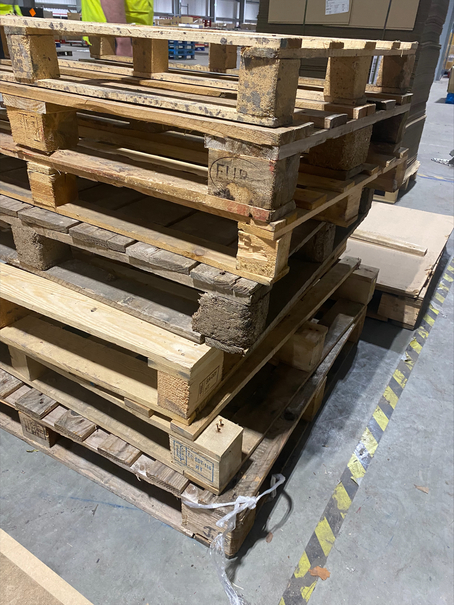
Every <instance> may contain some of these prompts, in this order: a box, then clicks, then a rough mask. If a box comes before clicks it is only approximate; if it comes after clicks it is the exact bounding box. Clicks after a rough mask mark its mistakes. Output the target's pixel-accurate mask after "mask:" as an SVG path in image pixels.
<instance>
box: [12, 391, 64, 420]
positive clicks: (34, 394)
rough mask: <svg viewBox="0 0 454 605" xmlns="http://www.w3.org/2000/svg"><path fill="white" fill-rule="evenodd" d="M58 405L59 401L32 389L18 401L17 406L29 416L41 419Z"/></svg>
mask: <svg viewBox="0 0 454 605" xmlns="http://www.w3.org/2000/svg"><path fill="white" fill-rule="evenodd" d="M57 405H58V403H57V401H55V400H54V399H52V398H51V397H48V396H47V395H44V394H43V393H40V392H39V391H37V390H35V389H32V390H30V391H29V392H28V393H27V394H26V395H24V396H23V397H21V398H20V399H18V400H17V401H16V407H17V409H18V410H20V411H21V412H25V413H26V414H27V415H28V416H31V417H32V418H36V419H37V420H41V418H43V417H44V416H46V414H48V413H49V412H51V411H52V410H53V409H54V408H56V407H57Z"/></svg>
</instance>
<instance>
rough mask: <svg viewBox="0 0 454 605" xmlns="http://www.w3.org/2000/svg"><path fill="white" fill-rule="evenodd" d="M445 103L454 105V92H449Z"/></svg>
mask: <svg viewBox="0 0 454 605" xmlns="http://www.w3.org/2000/svg"><path fill="white" fill-rule="evenodd" d="M445 103H449V104H450V105H454V92H448V94H447V95H446V101H445Z"/></svg>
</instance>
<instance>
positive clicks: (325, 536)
mask: <svg viewBox="0 0 454 605" xmlns="http://www.w3.org/2000/svg"><path fill="white" fill-rule="evenodd" d="M451 262H452V259H451ZM448 273H453V275H454V266H453V265H452V264H449V266H448V267H447V268H446V270H445V273H444V275H443V278H442V279H444V280H445V281H446V283H447V285H446V284H442V283H441V281H440V282H439V283H438V285H437V288H436V291H435V293H434V297H433V298H432V301H431V304H430V305H429V308H428V310H427V313H426V315H425V316H424V319H423V321H422V324H423V325H421V326H420V327H419V328H418V330H416V331H415V332H414V333H413V338H412V340H411V341H410V343H409V345H408V347H407V349H406V350H405V353H404V354H403V356H402V358H401V359H400V360H399V363H398V364H397V367H396V369H395V370H394V373H393V375H392V377H391V378H390V381H389V384H388V386H387V387H386V389H385V390H384V392H383V394H382V396H381V398H380V401H379V403H378V405H377V407H376V408H375V410H374V413H373V414H372V416H371V418H370V420H369V423H368V425H367V426H366V429H365V430H364V432H363V434H362V436H361V439H360V441H359V443H358V444H357V446H356V448H355V451H354V453H353V454H352V456H351V458H350V460H349V462H348V464H347V466H346V467H345V469H344V471H343V472H342V475H341V479H340V481H339V482H338V484H337V485H336V488H335V490H334V492H333V494H332V495H331V498H330V499H329V501H328V504H327V505H326V507H325V510H324V511H323V514H322V516H321V518H320V521H319V522H318V524H317V527H316V528H315V531H314V533H313V534H312V536H311V538H310V540H309V542H308V544H307V546H306V550H305V551H304V552H303V555H302V556H301V558H300V560H299V562H298V565H297V566H296V569H295V571H294V573H293V575H292V577H291V579H290V582H289V584H288V586H287V588H286V590H285V592H284V594H283V596H282V598H281V600H280V601H279V605H305V604H307V603H308V601H309V599H310V597H311V595H312V593H313V592H314V590H315V587H316V585H317V581H318V579H317V578H316V577H313V576H311V575H310V571H309V570H310V569H311V568H312V567H315V566H317V565H320V567H323V566H325V564H326V560H327V558H328V555H329V553H330V552H331V549H332V548H333V545H334V543H335V541H336V538H337V536H338V535H339V533H340V530H341V527H342V523H343V520H344V518H345V517H346V514H347V512H348V510H349V509H350V507H351V505H352V502H353V499H354V497H355V495H356V493H357V491H358V489H359V486H360V484H361V480H362V478H363V477H364V476H365V474H366V472H367V469H368V467H369V465H370V463H371V461H372V459H373V456H374V454H375V452H376V450H377V447H378V444H379V443H380V440H381V438H382V436H383V435H384V432H385V430H386V427H387V426H388V424H389V421H390V418H391V416H392V413H393V411H394V409H395V407H396V405H397V402H398V400H399V397H400V395H401V394H402V392H403V390H404V388H405V385H406V384H407V381H408V378H409V377H410V374H411V372H412V370H413V367H414V365H415V363H416V361H417V360H418V357H419V354H420V353H421V350H422V347H423V345H424V343H425V342H426V340H427V337H428V336H429V332H430V330H431V329H432V326H433V325H434V323H435V319H436V318H437V316H438V314H439V309H437V307H438V306H439V305H440V303H441V304H443V302H444V300H445V298H446V294H447V292H448V291H449V289H450V287H451V284H452V283H453V282H454V277H453V278H451V277H449V275H448ZM436 301H438V302H436ZM432 303H433V304H432ZM431 314H433V317H432V316H431Z"/></svg>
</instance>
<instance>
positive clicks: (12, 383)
mask: <svg viewBox="0 0 454 605" xmlns="http://www.w3.org/2000/svg"><path fill="white" fill-rule="evenodd" d="M21 386H22V381H21V380H19V379H18V378H15V377H14V376H11V374H8V373H7V372H5V371H4V370H0V399H6V398H7V397H8V396H9V395H11V394H12V393H14V391H17V389H19V387H21Z"/></svg>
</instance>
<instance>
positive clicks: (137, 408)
mask: <svg viewBox="0 0 454 605" xmlns="http://www.w3.org/2000/svg"><path fill="white" fill-rule="evenodd" d="M357 265H358V260H356V259H350V260H344V261H343V262H342V263H340V264H338V265H336V266H335V267H333V269H331V270H330V271H329V272H328V273H327V274H326V276H324V277H323V278H322V279H321V280H320V281H319V282H318V284H316V285H315V286H313V287H312V288H311V290H310V291H309V295H307V296H306V297H303V299H302V300H301V302H300V303H299V304H298V305H297V306H296V307H294V309H293V310H292V311H291V312H290V314H289V315H288V316H287V317H286V318H285V320H283V321H282V322H281V323H280V324H278V325H277V327H276V328H275V329H274V330H271V331H270V332H269V333H268V334H267V336H266V337H265V338H262V340H261V341H260V346H257V347H256V348H255V349H253V350H252V351H250V352H249V354H248V355H246V356H245V357H244V358H242V359H241V360H239V361H238V360H236V359H233V360H226V362H225V365H226V366H227V361H228V363H229V364H230V366H231V369H229V368H228V367H226V368H225V371H224V376H223V377H222V382H221V383H220V385H216V388H215V389H214V393H215V394H214V395H213V396H211V397H210V398H209V401H208V402H207V403H206V405H205V406H204V407H203V408H202V409H201V410H200V412H199V414H198V416H197V418H196V419H195V420H194V421H193V422H192V424H190V425H189V426H188V425H184V424H182V423H181V422H179V421H175V420H172V419H171V418H169V417H166V416H164V414H167V411H166V410H164V409H162V408H161V410H160V413H153V414H152V415H151V416H149V415H148V414H144V410H143V400H138V398H137V392H139V394H142V395H143V393H144V389H143V387H142V383H139V385H137V382H136V383H133V382H132V379H131V376H132V378H134V375H133V374H132V372H131V371H130V369H131V368H134V367H139V365H140V364H139V362H140V360H136V359H135V358H134V357H132V356H131V355H127V354H126V353H125V352H123V351H118V350H116V349H112V347H109V346H108V345H107V343H106V342H105V339H110V340H111V341H112V340H113V341H115V340H116V341H117V342H118V340H117V339H116V338H115V336H112V335H110V334H107V335H106V334H104V337H103V338H104V341H99V340H98V339H96V340H93V339H90V338H86V337H84V335H83V334H77V333H74V331H68V330H65V329H64V325H60V324H55V322H51V321H50V320H49V319H46V318H39V317H35V316H33V315H26V316H25V317H23V318H22V319H18V317H20V316H21V315H24V310H23V309H22V308H18V307H15V306H13V305H11V304H10V305H9V306H8V304H5V301H2V314H3V318H4V319H3V323H4V324H6V325H5V327H3V328H2V329H1V330H0V340H1V341H2V342H3V343H5V344H7V345H8V346H9V347H10V351H11V355H12V360H11V362H12V364H13V366H14V368H15V370H16V371H17V372H18V375H19V377H20V378H22V379H23V380H24V381H27V380H29V381H30V380H33V379H35V380H38V381H39V387H37V388H40V389H41V391H42V392H44V393H45V394H47V395H49V396H52V397H54V395H52V392H49V391H48V389H49V388H51V389H52V388H53V386H52V384H51V385H50V387H49V384H46V382H45V378H44V377H45V376H46V375H47V369H49V368H50V369H51V370H52V371H53V372H56V373H57V374H59V375H61V376H63V377H64V378H70V379H72V380H74V381H76V382H78V383H79V384H81V385H82V386H83V387H85V388H86V389H88V390H90V391H92V395H91V396H92V397H95V399H96V404H93V405H92V408H95V409H91V411H90V413H91V414H92V415H91V416H90V415H89V413H86V412H85V413H84V412H83V411H81V408H80V407H79V408H77V407H74V403H71V404H68V403H67V402H66V401H62V400H61V399H60V402H61V403H62V404H64V405H67V406H68V407H71V409H73V410H74V411H76V412H77V413H79V414H83V415H84V416H85V417H87V418H88V419H89V420H91V421H92V422H95V423H96V424H99V425H101V426H102V427H103V428H105V429H108V428H109V425H108V424H107V426H106V423H110V422H111V421H112V420H111V419H112V418H114V419H117V420H116V421H117V427H116V429H115V430H114V431H113V432H115V431H116V435H117V436H118V437H121V438H123V439H127V440H128V442H129V443H130V444H131V445H134V446H135V447H141V449H142V451H144V452H145V453H147V454H148V455H151V456H154V457H155V458H157V459H158V460H160V461H161V462H163V463H166V464H167V463H169V462H168V461H169V459H170V460H171V462H172V464H173V466H175V464H176V465H180V467H182V468H183V469H184V472H185V474H187V476H189V477H191V478H192V479H193V480H195V481H198V482H200V480H201V479H200V477H197V476H195V477H194V472H195V471H194V468H193V467H192V466H191V465H193V460H192V459H189V458H188V459H186V460H185V462H184V463H183V462H182V461H181V459H180V455H179V454H178V452H179V451H181V449H182V448H184V450H185V451H186V452H192V454H193V455H197V456H204V457H207V456H208V460H209V461H210V463H211V465H212V467H213V468H214V471H213V472H214V473H215V475H214V476H211V479H210V481H211V483H209V482H208V481H207V478H206V477H202V480H205V483H204V485H205V486H206V487H207V488H208V489H212V490H214V491H219V490H221V489H222V488H223V487H224V486H225V484H226V483H227V482H228V480H230V478H231V476H232V474H233V472H235V471H236V470H237V468H238V467H239V466H240V464H241V450H238V451H237V450H236V449H235V447H233V444H236V447H238V445H241V441H242V437H243V431H242V430H240V429H239V428H238V426H237V425H236V424H233V423H230V421H229V417H228V415H227V416H225V414H224V415H223V416H222V417H221V416H220V413H221V412H222V410H223V409H224V408H225V407H226V406H227V405H228V404H230V402H231V401H232V400H233V399H234V397H235V396H236V395H238V393H240V391H241V390H242V389H243V388H244V387H245V386H246V385H247V384H248V382H249V381H250V380H251V379H252V378H253V377H254V376H255V375H256V374H257V373H258V372H259V371H260V370H261V368H263V367H264V365H265V364H266V363H267V362H269V361H270V360H271V359H272V358H273V357H275V356H276V354H277V353H278V351H279V352H280V354H282V355H285V356H286V358H287V357H288V356H289V355H290V356H292V355H293V354H292V353H291V351H290V353H289V352H288V351H287V352H286V348H287V347H289V346H291V345H290V344H289V343H292V342H293V341H292V338H296V339H297V340H298V339H299V338H302V337H301V336H298V335H297V336H296V337H294V336H293V335H294V334H295V332H297V330H298V329H299V327H300V326H302V325H303V324H305V322H307V321H308V320H309V319H310V318H311V317H313V316H314V314H315V313H316V312H317V310H318V309H319V308H320V307H321V306H322V305H324V303H325V302H326V301H327V300H328V298H329V297H331V296H333V294H334V293H335V292H339V296H341V295H342V297H347V296H348V297H349V298H355V297H358V296H359V297H360V298H359V299H360V300H365V299H367V300H368V299H369V298H370V296H371V290H372V291H373V286H374V284H375V279H376V273H374V272H372V273H369V274H367V275H366V276H364V275H362V274H361V272H360V273H359V274H358V273H354V274H353V275H352V272H353V271H354V270H355V267H356V266H357ZM0 271H1V279H2V284H3V288H2V296H5V297H6V298H7V300H11V299H13V300H17V297H16V295H15V294H14V292H15V291H16V292H19V290H20V287H19V282H20V281H24V280H25V283H27V290H28V291H29V292H30V294H31V293H32V292H33V294H32V295H31V298H33V302H31V301H30V298H29V299H28V300H24V297H23V294H22V292H23V290H24V289H22V292H21V294H22V297H23V298H22V299H21V304H22V305H24V304H27V305H29V307H30V308H31V309H33V310H34V311H38V312H43V311H44V313H45V314H46V315H47V316H48V317H50V318H53V319H59V318H60V319H61V313H59V312H58V305H55V304H53V305H52V306H51V308H49V306H48V305H47V303H46V301H42V299H41V298H40V295H39V290H38V288H37V287H36V283H35V287H33V289H30V286H29V284H30V281H32V282H36V280H38V281H39V280H40V278H38V277H36V276H34V275H31V274H27V273H25V272H23V271H20V270H18V269H13V268H9V269H8V268H7V267H5V268H3V267H1V266H0ZM18 271H19V274H17V272H18ZM14 273H15V274H14ZM349 276H351V277H349ZM345 280H347V286H346V288H347V290H343V289H342V288H343V286H342V284H343V283H344V282H345ZM41 281H44V282H45V283H48V282H47V281H46V280H41ZM358 282H359V283H360V285H358ZM18 287H19V290H18ZM340 288H341V289H340ZM351 289H354V290H358V292H359V294H358V293H354V294H351V293H350V291H351ZM53 290H54V297H55V298H61V296H60V290H65V288H61V287H60V288H59V287H57V285H56V284H55V285H54V288H53ZM345 292H346V294H345ZM72 294H73V293H69V294H68V292H67V293H66V297H67V298H66V303H67V305H66V306H67V307H68V308H72V303H71V302H70V301H71V300H72V298H73V296H72ZM68 296H69V297H68ZM79 297H80V296H79ZM79 297H78V299H79ZM359 299H358V300H359ZM358 300H357V299H355V300H354V302H353V307H355V309H357V307H358ZM340 306H341V308H342V305H340ZM338 307H339V305H338V306H337V307H336V308H335V310H334V311H331V313H328V315H327V319H326V322H325V323H327V324H328V325H331V323H330V322H334V324H335V325H334V327H335V328H336V329H337V328H338V325H337V323H336V322H335V320H336V318H337V315H336V314H335V312H336V310H337V309H338ZM97 310H98V311H102V309H99V308H98V309H97ZM333 313H334V315H333ZM349 319H350V320H351V317H350V318H349ZM66 322H67V323H69V324H70V325H75V324H77V325H78V326H79V327H80V326H81V325H82V313H81V312H80V311H79V318H78V321H76V322H75V321H74V318H72V317H67V318H66ZM98 323H99V319H98ZM85 330H88V332H89V333H95V334H96V335H97V336H99V335H100V332H99V329H97V330H94V329H93V326H92V325H91V326H88V327H86V328H85ZM85 336H86V335H85ZM326 342H327V344H326V346H330V344H329V343H331V339H330V338H329V337H327V341H326ZM141 363H143V362H141ZM120 364H122V365H120ZM143 365H145V364H143ZM152 372H153V371H152V370H149V372H148V374H145V372H143V376H145V377H146V376H147V375H148V376H151V375H152ZM43 376H44V377H43ZM140 378H141V379H142V380H143V378H142V375H141V376H140ZM147 386H148V385H147ZM138 387H139V388H138ZM158 387H159V383H158ZM127 388H131V389H134V390H135V394H134V395H135V396H134V399H131V398H129V397H130V394H129V396H128V397H127V398H125V395H127V394H126V393H125V389H127ZM46 389H47V390H46ZM140 389H141V390H140ZM149 391H150V389H149ZM93 393H94V394H95V395H93ZM177 394H178V393H177ZM54 398H55V397H54ZM125 411H126V412H127V413H126V414H125ZM100 413H101V421H100V418H99V414H100ZM102 414H104V416H102ZM167 416H168V415H167ZM128 418H130V420H128ZM132 421H134V430H135V433H134V430H133V429H130V428H125V426H126V425H128V424H131V423H132ZM114 422H115V421H114ZM118 422H119V423H120V424H118ZM220 422H221V423H222V422H223V423H224V424H225V428H224V429H223V434H222V435H221V436H219V435H218V433H219V430H218V424H219V423H220ZM119 431H120V432H119ZM125 431H126V432H125ZM139 433H140V434H139ZM141 434H144V435H147V437H146V438H145V445H143V441H144V440H142V438H141V436H140V435H141ZM167 434H168V435H169V436H167ZM131 435H132V437H131ZM132 439H135V441H133V440H132ZM168 439H170V450H171V451H170V453H169V451H168V450H169V445H167V446H165V448H164V449H163V447H162V443H163V440H164V441H165V440H168ZM168 443H169V442H168Z"/></svg>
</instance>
